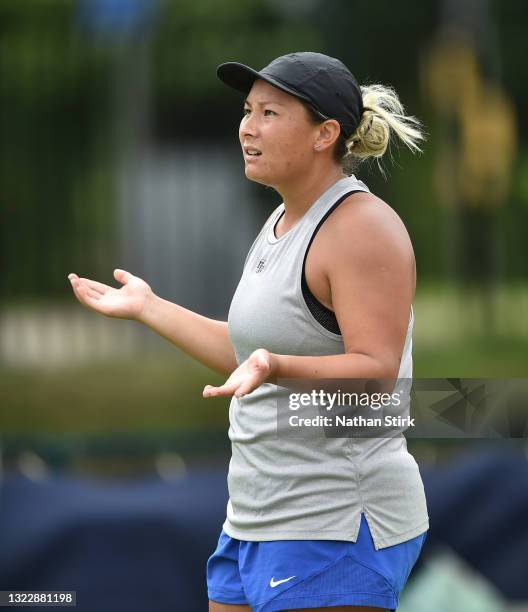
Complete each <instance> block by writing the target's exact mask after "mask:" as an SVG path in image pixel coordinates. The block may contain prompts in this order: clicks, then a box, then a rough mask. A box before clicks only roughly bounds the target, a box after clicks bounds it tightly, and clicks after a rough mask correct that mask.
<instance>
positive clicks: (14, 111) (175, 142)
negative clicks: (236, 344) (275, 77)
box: [0, 0, 528, 473]
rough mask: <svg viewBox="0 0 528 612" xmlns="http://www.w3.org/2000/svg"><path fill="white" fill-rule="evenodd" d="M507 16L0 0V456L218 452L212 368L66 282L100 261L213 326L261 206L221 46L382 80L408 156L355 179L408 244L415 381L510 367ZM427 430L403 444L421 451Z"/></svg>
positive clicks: (525, 160) (514, 344)
mask: <svg viewBox="0 0 528 612" xmlns="http://www.w3.org/2000/svg"><path fill="white" fill-rule="evenodd" d="M527 13H528V8H527V6H526V3H524V2H522V1H521V0H508V2H498V1H491V0H490V1H482V2H463V1H460V2H456V1H454V0H435V1H433V0H427V1H425V2H421V3H416V2H412V1H411V0H401V1H400V2H399V3H397V5H395V4H394V3H392V2H389V1H388V0H380V1H378V2H377V3H374V4H368V3H358V2H349V1H348V0H331V1H330V2H323V1H322V0H251V1H249V0H221V1H213V0H194V1H193V2H183V1H181V0H164V1H162V0H157V1H155V0H150V1H149V0H77V1H74V0H48V1H47V2H40V1H38V0H25V1H24V2H19V1H18V0H3V1H2V3H0V82H1V88H0V143H1V146H0V160H1V162H0V184H1V186H2V188H1V195H0V254H1V257H0V266H1V270H0V272H1V273H0V291H1V295H2V302H1V309H0V363H1V366H2V369H1V373H0V394H1V396H0V401H1V410H0V441H1V444H2V445H3V448H4V456H5V459H6V461H7V462H10V461H19V463H20V465H25V466H29V467H27V469H28V470H37V471H38V470H39V469H42V466H43V463H42V458H43V460H44V461H47V462H50V463H52V464H55V465H61V466H63V465H69V466H71V467H74V468H76V469H79V470H82V469H86V470H88V471H91V470H92V471H93V470H97V471H99V472H101V473H108V472H109V471H112V470H113V471H115V470H121V471H122V470H125V471H126V470H128V469H130V468H131V466H132V469H139V468H140V467H141V466H142V465H143V463H142V462H144V461H145V457H150V456H151V455H154V454H155V453H159V452H168V451H170V452H174V453H177V454H179V455H183V456H184V457H186V458H187V457H189V458H190V460H191V459H193V460H198V459H200V460H204V461H208V460H211V461H216V460H217V458H218V457H223V456H224V455H225V454H226V453H227V452H228V440H227V406H228V401H227V400H207V401H205V400H203V399H202V398H201V390H202V388H203V386H204V384H207V383H211V384H216V383H218V382H220V379H219V377H218V376H217V375H216V374H213V373H211V372H209V371H207V370H206V369H205V368H203V367H201V366H200V365H198V364H196V363H194V362H192V360H191V359H190V358H188V357H186V356H185V355H183V354H182V353H181V352H180V351H179V350H178V349H176V348H175V347H172V346H170V345H168V344H167V343H166V342H164V341H162V340H160V339H158V338H157V337H155V335H154V334H153V333H152V332H150V331H149V330H146V329H141V328H140V326H139V325H137V324H135V323H132V322H124V321H119V320H109V319H105V318H103V317H100V316H98V315H96V314H95V313H93V312H88V311H86V310H84V309H82V308H81V306H80V305H79V304H78V303H77V301H76V300H75V298H74V296H73V294H72V292H71V288H70V284H69V282H68V280H67V274H68V273H70V272H72V271H73V272H76V273H78V274H79V275H80V276H86V277H89V278H95V279H97V280H100V281H101V282H105V283H109V284H114V285H115V281H113V278H112V271H113V269H114V268H116V267H119V268H123V269H126V270H129V271H131V272H132V273H134V274H136V275H138V276H140V277H142V278H144V279H145V280H147V282H149V283H150V284H151V286H152V287H153V289H154V290H155V291H156V292H157V293H159V294H160V295H162V296H163V297H165V298H166V299H171V300H173V301H176V302H178V303H180V304H182V305H184V306H186V307H189V308H193V309H195V310H197V311H198V312H200V313H202V314H205V315H208V316H212V317H215V318H221V319H224V320H225V319H226V317H227V310H228V307H229V302H230V299H231V296H232V293H233V291H234V288H235V287H236V283H237V281H238V277H239V275H240V272H241V268H242V263H243V261H244V256H245V253H246V252H247V248H248V247H249V245H250V244H251V242H252V241H253V239H254V237H255V235H256V233H257V232H258V229H259V227H260V225H261V224H262V222H263V220H264V219H265V218H266V217H267V215H268V214H269V211H270V210H271V209H272V208H273V207H274V206H276V205H277V204H278V203H279V198H278V195H277V194H276V193H274V192H273V191H271V190H269V189H264V188H262V187H260V186H257V185H251V184H248V182H247V181H246V180H245V178H244V176H243V166H242V158H241V156H240V154H239V145H238V140H237V127H238V121H239V119H240V116H241V112H242V100H241V96H239V95H237V93H236V92H233V91H230V90H228V88H226V87H224V86H223V85H222V84H221V83H220V82H219V81H218V79H217V78H216V76H215V69H216V66H217V65H218V64H219V63H221V62H223V61H228V60H237V61H241V62H244V63H247V64H249V65H252V66H255V67H259V68H260V67H263V66H264V65H266V64H267V63H269V61H271V60H272V59H273V58H274V57H277V56H279V55H281V54H284V53H288V52H292V51H296V50H313V51H319V52H323V53H327V54H329V55H333V56H336V57H339V58H340V59H342V60H343V61H344V62H345V63H346V64H347V65H348V66H349V67H350V69H351V70H352V72H353V73H354V74H355V75H356V77H357V78H358V80H359V82H360V83H369V82H381V83H388V84H391V85H392V86H393V87H394V88H395V89H396V91H397V92H398V93H399V95H400V97H401V99H402V101H403V103H404V104H405V106H406V109H407V111H408V112H409V113H410V114H413V115H416V116H417V117H419V118H420V119H421V120H422V121H423V122H424V125H425V129H426V131H427V132H428V140H427V143H426V144H425V147H424V152H423V154H422V155H420V156H414V157H413V156H412V155H411V154H410V153H408V152H407V151H404V150H397V149H393V150H392V151H391V154H392V156H393V163H391V161H390V160H389V159H387V161H386V163H385V166H386V169H387V171H388V179H387V180H384V179H383V177H382V176H381V174H380V173H379V172H378V171H377V169H376V167H375V165H372V166H371V167H368V166H364V167H363V168H362V169H361V170H360V171H359V172H358V173H357V174H358V176H359V177H360V178H361V179H362V180H364V181H365V182H366V183H367V184H368V185H369V187H370V189H371V190H372V191H373V192H374V193H376V194H377V195H379V196H380V197H381V198H383V199H384V200H386V201H387V202H388V203H389V204H390V205H391V206H393V207H394V208H395V210H396V211H397V212H398V214H399V215H400V216H401V217H402V219H403V221H404V222H405V224H406V226H407V228H408V230H409V233H410V235H411V238H412V241H413V245H414V248H415V253H416V259H417V269H418V287H417V294H416V299H415V303H414V308H415V317H416V319H415V334H414V367H415V369H414V372H415V375H416V376H419V377H426V376H427V377H447V376H449V377H476V378H479V377H505V378H507V377H523V376H526V375H527V374H528V360H527V359H526V357H527V355H528V282H527V269H526V262H527V261H528V242H527V241H526V239H525V236H524V234H525V232H524V230H525V228H526V227H527V223H528V178H527V177H528V151H527V146H526V144H527V143H526V128H527V113H526V102H527V99H528V95H527V93H528V92H527V88H528V82H527V80H526V79H525V78H524V64H523V59H522V58H523V52H524V47H525V27H524V24H525V21H526V17H527ZM445 444H446V441H439V440H436V441H434V440H430V441H423V442H422V441H416V440H412V441H410V444H409V446H410V447H411V446H414V447H415V451H416V453H417V454H418V455H419V454H420V452H422V453H423V457H427V458H428V459H431V458H432V457H433V458H434V457H436V456H440V455H441V448H442V447H443V445H445ZM121 456H126V457H127V458H128V459H127V461H125V464H126V466H127V467H126V468H125V467H123V464H122V463H120V462H119V460H118V458H119V457H121ZM21 457H22V459H24V458H25V459H24V460H23V461H22V459H21ZM101 458H102V459H101ZM134 458H136V463H134V461H133V459H134ZM138 462H139V463H138ZM149 465H150V464H149Z"/></svg>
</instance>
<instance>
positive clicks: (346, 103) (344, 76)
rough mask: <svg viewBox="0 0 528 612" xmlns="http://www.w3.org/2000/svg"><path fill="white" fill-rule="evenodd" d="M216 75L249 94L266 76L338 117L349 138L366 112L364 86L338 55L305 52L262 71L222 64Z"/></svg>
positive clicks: (329, 115) (322, 111)
mask: <svg viewBox="0 0 528 612" xmlns="http://www.w3.org/2000/svg"><path fill="white" fill-rule="evenodd" d="M216 74H217V75H218V77H219V78H220V79H221V80H222V81H223V82H224V83H225V84H226V85H229V86H230V87H233V88H234V89H237V90H238V91H241V92H243V93H245V94H247V93H249V91H250V89H251V87H252V86H253V83H254V82H255V80H256V79H262V80H263V81H266V82H267V83H269V84H270V85H273V86H274V87H277V88H279V89H282V91H285V92H286V93H289V94H291V95H292V96H296V97H297V98H300V99H301V100H304V101H306V102H309V103H310V104H311V106H313V108H314V109H315V110H316V111H318V112H319V113H320V114H321V115H323V117H324V118H326V119H336V120H337V121H338V122H339V125H340V126H341V130H342V132H343V134H344V136H345V138H348V137H349V136H350V135H352V134H353V133H354V132H355V131H356V128H357V126H358V125H359V122H360V121H361V116H362V115H363V110H364V109H363V96H362V94H361V89H360V87H359V85H358V83H357V81H356V79H355V77H354V75H353V74H352V73H351V72H350V70H349V69H348V68H347V67H346V66H345V65H344V64H343V62H341V61H339V60H338V59H336V58H334V57H329V56H328V55H324V54H322V53H312V52H311V51H302V52H298V53H289V54H288V55H282V56H281V57H278V58H277V59H274V60H273V61H272V62H271V63H270V64H268V65H267V66H266V67H265V68H263V69H262V70H260V71H257V70H254V69H253V68H250V67H249V66H246V65H244V64H240V63H239V62H226V63H224V64H220V66H218V68H217V71H216Z"/></svg>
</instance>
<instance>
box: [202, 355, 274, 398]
mask: <svg viewBox="0 0 528 612" xmlns="http://www.w3.org/2000/svg"><path fill="white" fill-rule="evenodd" d="M271 370H272V357H271V353H270V352H269V351H267V350H266V349H263V348H260V349H257V350H256V351H253V353H251V355H250V356H249V357H248V358H247V359H246V361H244V362H243V363H241V364H240V365H239V366H238V368H237V369H236V370H235V371H234V372H233V373H232V374H231V376H230V377H229V378H228V379H227V380H226V382H225V383H224V384H223V385H222V386H220V387H213V386H211V385H206V386H205V387H204V390H203V393H202V395H203V397H216V396H219V395H234V396H235V397H243V396H244V395H246V393H251V392H252V391H254V390H255V389H256V388H257V387H260V385H262V384H263V383H265V382H266V381H267V380H268V378H269V377H270V375H271Z"/></svg>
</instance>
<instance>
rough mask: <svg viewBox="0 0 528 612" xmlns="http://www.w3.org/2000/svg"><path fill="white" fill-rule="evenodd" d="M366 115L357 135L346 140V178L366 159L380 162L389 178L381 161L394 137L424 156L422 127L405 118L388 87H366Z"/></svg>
mask: <svg viewBox="0 0 528 612" xmlns="http://www.w3.org/2000/svg"><path fill="white" fill-rule="evenodd" d="M361 93H362V94H363V106H364V108H365V111H364V113H363V115H362V117H361V121H360V124H359V126H358V127H357V129H356V131H355V132H354V133H353V134H352V135H351V136H350V137H349V138H348V139H347V140H346V142H345V152H344V154H343V155H342V158H341V163H342V164H343V170H344V172H345V173H346V174H352V172H353V171H354V170H355V169H356V168H357V166H358V165H359V164H360V163H361V162H363V161H364V160H366V159H369V158H372V157H373V158H376V159H377V161H378V166H379V169H380V171H381V173H382V174H383V176H385V171H384V169H383V167H382V166H381V164H380V161H379V160H380V158H381V157H382V156H383V154H384V153H385V152H386V150H387V148H388V147H389V145H390V143H391V141H392V138H393V136H394V135H396V136H397V137H398V139H399V140H401V141H402V142H403V143H404V144H405V145H406V146H407V147H408V148H409V149H410V150H411V151H412V152H413V153H416V152H419V153H420V152H421V151H422V150H421V148H420V146H419V143H420V142H421V141H424V140H425V135H424V132H423V131H422V124H421V122H420V121H419V120H418V119H417V118H416V117H412V116H406V115H405V109H404V107H403V104H402V103H401V102H400V99H399V98H398V94H397V93H396V92H395V91H394V89H393V88H392V87H389V86H387V85H379V84H373V85H362V86H361Z"/></svg>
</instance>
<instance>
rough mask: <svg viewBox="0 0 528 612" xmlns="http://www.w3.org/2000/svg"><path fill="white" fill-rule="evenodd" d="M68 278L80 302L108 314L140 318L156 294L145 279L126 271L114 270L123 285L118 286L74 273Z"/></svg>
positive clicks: (110, 315)
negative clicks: (150, 299)
mask: <svg viewBox="0 0 528 612" xmlns="http://www.w3.org/2000/svg"><path fill="white" fill-rule="evenodd" d="M68 278H69V279H70V282H71V284H72V287H73V292H74V293H75V296H76V297H77V299H78V300H79V302H80V303H81V304H82V305H83V306H86V307H87V308H90V309H91V310H95V311H96V312H100V313H101V314H104V315H106V316H107V317H115V318H118V319H139V317H140V316H141V313H142V312H143V310H144V308H145V305H146V303H147V301H148V300H149V298H151V297H152V296H153V293H152V289H151V288H150V286H149V285H147V283H146V282H145V281H144V280H142V279H141V278H139V277H137V276H134V275H132V274H130V272H126V271H125V270H119V269H116V270H114V278H115V279H116V280H117V281H119V282H120V283H121V284H122V285H123V286H122V287H120V288H119V289H116V288H115V287H110V286H109V285H104V284H103V283H99V282H97V281H94V280H90V279H89V278H79V277H78V276H77V274H74V273H72V274H69V275H68Z"/></svg>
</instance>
